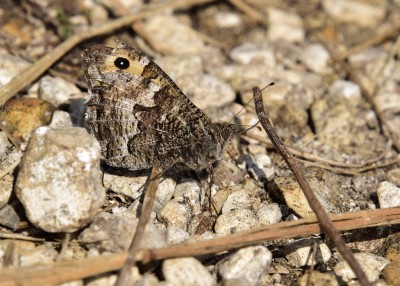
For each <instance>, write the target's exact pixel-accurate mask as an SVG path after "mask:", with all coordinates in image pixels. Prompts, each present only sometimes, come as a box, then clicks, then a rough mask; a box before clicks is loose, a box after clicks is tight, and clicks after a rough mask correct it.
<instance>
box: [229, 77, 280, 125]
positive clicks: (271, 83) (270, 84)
mask: <svg viewBox="0 0 400 286" xmlns="http://www.w3.org/2000/svg"><path fill="white" fill-rule="evenodd" d="M273 85H275V82H273V81H272V82H270V83H269V84H267V85H266V86H265V87H263V89H261V91H263V90H264V89H266V88H267V87H270V86H273ZM253 99H254V98H253V97H252V98H251V99H250V100H249V101H247V102H246V104H245V105H244V106H243V107H242V108H241V109H240V110H239V111H238V112H237V113H236V114H235V115H234V116H233V117H232V119H231V120H229V122H228V124H231V122H232V121H233V119H235V118H236V117H237V116H238V115H239V114H240V113H241V112H242V111H243V110H244V109H245V108H246V106H247V105H249V103H250V102H252V101H253ZM258 123H259V121H258V122H257V123H256V124H254V125H253V126H251V127H249V128H247V129H246V130H244V132H246V131H248V130H250V129H251V128H253V127H255V126H256V125H257V124H258Z"/></svg>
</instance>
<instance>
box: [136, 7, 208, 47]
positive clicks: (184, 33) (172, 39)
mask: <svg viewBox="0 0 400 286" xmlns="http://www.w3.org/2000/svg"><path fill="white" fill-rule="evenodd" d="M160 27H163V28H162V29H160ZM141 30H142V33H145V34H146V35H147V36H146V37H147V39H146V40H147V41H148V42H150V43H152V45H153V46H154V47H157V50H158V52H160V53H162V54H167V55H168V54H198V53H201V52H202V51H203V50H204V49H205V44H204V42H203V39H202V38H201V37H200V35H199V33H198V32H196V31H195V30H193V29H192V28H191V27H190V26H189V25H187V24H186V23H184V22H183V21H180V20H179V19H178V18H177V17H175V16H174V15H171V14H166V13H163V14H154V15H152V17H149V18H146V21H142V22H141Z"/></svg>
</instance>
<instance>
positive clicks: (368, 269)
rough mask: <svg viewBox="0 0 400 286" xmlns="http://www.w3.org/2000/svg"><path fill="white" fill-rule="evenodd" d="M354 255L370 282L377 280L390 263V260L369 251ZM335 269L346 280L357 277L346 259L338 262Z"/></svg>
mask: <svg viewBox="0 0 400 286" xmlns="http://www.w3.org/2000/svg"><path fill="white" fill-rule="evenodd" d="M354 257H355V259H356V260H357V261H358V263H360V266H361V268H362V269H363V271H364V273H365V274H366V275H367V278H368V280H369V281H370V282H375V281H377V280H378V279H379V275H380V274H381V272H382V270H383V268H385V266H386V265H388V264H389V263H390V261H389V260H387V259H385V258H383V257H380V256H377V255H375V254H372V253H368V252H359V253H354ZM334 271H335V274H336V275H337V276H340V277H341V279H342V280H343V281H344V282H350V281H351V280H353V279H356V275H355V274H354V272H353V270H351V268H350V266H349V265H348V264H347V262H346V261H344V260H342V261H339V263H338V264H336V266H335V268H334Z"/></svg>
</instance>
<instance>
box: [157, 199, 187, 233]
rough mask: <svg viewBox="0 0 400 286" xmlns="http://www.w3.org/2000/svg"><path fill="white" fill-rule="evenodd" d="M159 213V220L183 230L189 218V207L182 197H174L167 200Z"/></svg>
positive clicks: (185, 228)
mask: <svg viewBox="0 0 400 286" xmlns="http://www.w3.org/2000/svg"><path fill="white" fill-rule="evenodd" d="M159 215H160V220H161V221H163V222H165V223H166V224H167V226H171V225H173V226H175V227H177V228H180V229H183V230H185V231H186V230H187V227H188V223H189V221H190V218H191V214H190V209H189V208H188V207H187V206H186V204H185V203H184V202H183V201H182V198H178V199H175V198H174V199H172V200H171V201H169V202H168V203H167V204H166V205H165V206H164V207H163V209H162V210H161V212H160V214H159Z"/></svg>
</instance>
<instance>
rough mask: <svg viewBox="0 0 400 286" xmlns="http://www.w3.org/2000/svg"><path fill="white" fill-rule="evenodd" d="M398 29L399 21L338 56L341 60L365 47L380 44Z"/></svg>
mask: <svg viewBox="0 0 400 286" xmlns="http://www.w3.org/2000/svg"><path fill="white" fill-rule="evenodd" d="M399 31H400V21H399V22H397V23H395V24H394V25H393V26H392V27H390V28H389V29H388V30H386V31H385V32H383V33H381V34H379V35H377V36H376V37H374V38H372V39H369V40H367V41H365V42H363V43H361V44H359V45H357V46H355V47H353V48H351V49H349V50H347V51H345V52H344V53H342V54H341V55H340V56H339V58H340V59H341V60H342V61H343V60H345V59H346V58H348V57H349V56H351V55H352V54H355V53H358V52H361V51H362V50H365V49H366V48H369V47H372V46H377V45H380V44H382V43H384V42H385V41H387V40H388V39H390V38H391V37H393V36H395V35H396V34H397V33H399Z"/></svg>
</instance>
